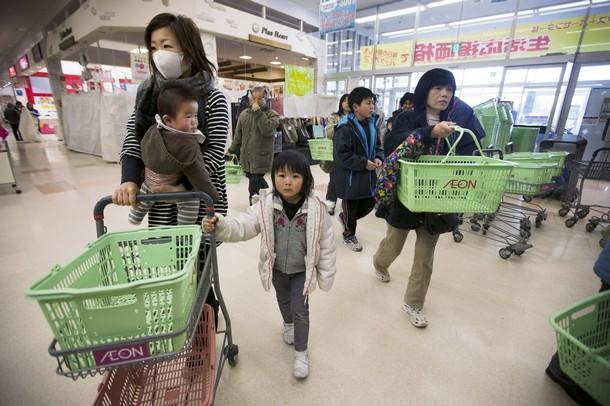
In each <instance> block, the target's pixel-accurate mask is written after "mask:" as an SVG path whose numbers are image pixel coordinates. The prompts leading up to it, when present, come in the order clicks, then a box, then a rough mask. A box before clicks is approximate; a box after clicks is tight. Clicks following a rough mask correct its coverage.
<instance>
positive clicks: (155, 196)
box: [93, 191, 214, 237]
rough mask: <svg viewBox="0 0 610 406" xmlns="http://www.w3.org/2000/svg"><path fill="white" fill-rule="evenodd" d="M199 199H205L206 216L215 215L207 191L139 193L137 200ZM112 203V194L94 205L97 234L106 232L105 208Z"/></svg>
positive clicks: (212, 203) (212, 202)
mask: <svg viewBox="0 0 610 406" xmlns="http://www.w3.org/2000/svg"><path fill="white" fill-rule="evenodd" d="M191 199H197V200H200V201H203V202H204V203H205V206H206V216H208V217H214V201H213V200H212V198H211V197H210V196H209V195H208V194H207V193H205V192H199V191H189V192H175V193H149V194H137V195H136V202H137V203H138V202H162V201H172V200H173V201H176V200H191ZM111 203H112V196H104V197H102V198H101V199H100V200H99V201H98V202H97V203H96V204H95V206H94V207H93V219H94V220H95V223H96V228H97V236H98V237H99V236H101V235H102V234H104V233H105V232H106V230H105V227H104V209H105V208H106V206H108V205H109V204H111Z"/></svg>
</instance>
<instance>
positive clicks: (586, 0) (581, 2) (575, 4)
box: [538, 0, 589, 12]
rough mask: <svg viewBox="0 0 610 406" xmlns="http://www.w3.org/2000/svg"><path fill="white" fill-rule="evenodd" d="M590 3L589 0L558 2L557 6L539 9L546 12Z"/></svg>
mask: <svg viewBox="0 0 610 406" xmlns="http://www.w3.org/2000/svg"><path fill="white" fill-rule="evenodd" d="M588 5H589V0H585V1H577V2H576V3H566V4H558V5H556V6H548V7H540V8H539V9H538V11H540V12H544V11H552V10H563V9H564V8H573V7H580V6H588Z"/></svg>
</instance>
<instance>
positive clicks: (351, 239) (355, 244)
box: [343, 235, 362, 252]
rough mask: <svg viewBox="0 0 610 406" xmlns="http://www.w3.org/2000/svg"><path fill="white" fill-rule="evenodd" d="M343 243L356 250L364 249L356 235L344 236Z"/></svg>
mask: <svg viewBox="0 0 610 406" xmlns="http://www.w3.org/2000/svg"><path fill="white" fill-rule="evenodd" d="M343 244H345V245H347V247H348V248H349V249H350V250H352V251H355V252H360V251H362V244H360V242H359V241H358V239H357V238H356V236H355V235H350V236H348V237H343Z"/></svg>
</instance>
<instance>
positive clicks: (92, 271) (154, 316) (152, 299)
mask: <svg viewBox="0 0 610 406" xmlns="http://www.w3.org/2000/svg"><path fill="white" fill-rule="evenodd" d="M200 243H201V228H200V227H199V226H198V225H192V226H178V227H158V228H151V229H144V230H137V231H128V232H117V233H107V234H104V235H103V236H101V237H100V238H99V239H98V240H97V241H95V242H93V243H91V244H89V245H88V246H87V247H86V249H85V251H84V252H83V253H82V254H81V255H79V256H78V257H76V258H75V259H74V260H72V261H70V262H69V263H68V264H67V265H65V266H59V265H57V266H55V267H54V268H53V269H52V270H51V272H50V273H49V274H48V275H47V276H45V277H44V278H42V279H41V280H39V281H38V282H36V283H35V284H34V285H32V287H31V288H30V289H29V290H28V291H27V292H26V295H27V296H28V297H30V298H32V299H35V300H37V301H38V304H39V305H40V308H41V309H42V312H43V314H44V316H45V318H46V319H47V322H48V323H49V326H50V327H51V330H53V334H54V335H55V338H56V339H57V342H58V344H59V346H60V347H61V349H62V350H63V351H66V350H78V349H82V348H87V347H95V346H103V345H110V344H113V345H114V344H120V343H121V342H124V341H128V340H137V339H142V341H144V342H149V344H148V350H149V353H150V355H151V356H153V355H161V354H166V353H173V352H176V351H180V350H182V349H183V347H184V345H185V343H186V342H187V339H188V337H187V334H186V332H185V333H183V334H180V335H176V336H174V337H173V338H168V339H164V340H158V339H157V340H154V337H155V336H158V335H160V334H171V333H178V332H180V331H182V330H183V329H185V328H186V326H187V323H188V318H189V312H190V310H191V307H192V305H193V300H194V298H195V293H196V290H197V262H198V255H199V246H200ZM149 339H150V340H149ZM67 363H68V368H70V369H76V368H77V367H80V368H82V367H85V368H95V367H96V363H97V361H96V357H95V354H94V353H93V351H83V352H76V354H75V355H70V356H68V359H67Z"/></svg>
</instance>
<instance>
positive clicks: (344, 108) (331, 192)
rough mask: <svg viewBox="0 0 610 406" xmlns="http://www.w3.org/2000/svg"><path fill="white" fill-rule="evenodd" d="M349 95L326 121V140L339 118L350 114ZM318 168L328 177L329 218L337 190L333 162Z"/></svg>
mask: <svg viewBox="0 0 610 406" xmlns="http://www.w3.org/2000/svg"><path fill="white" fill-rule="evenodd" d="M348 96H349V94H347V93H346V94H344V95H343V96H341V98H340V99H339V107H338V108H337V112H336V113H333V114H332V115H331V117H330V119H329V120H328V125H327V126H326V128H325V129H324V132H325V134H326V138H329V139H331V140H332V139H333V138H334V136H335V126H336V125H337V124H338V123H339V121H340V120H341V117H343V116H344V115H346V114H347V113H349V112H350V109H349V103H348V101H347V97H348ZM320 168H322V170H323V171H324V172H326V173H328V174H329V177H328V187H327V188H326V202H325V203H326V207H328V214H330V215H331V216H332V215H333V214H335V207H336V206H337V190H336V188H335V175H334V173H333V172H334V170H335V164H334V163H333V161H322V162H320Z"/></svg>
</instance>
